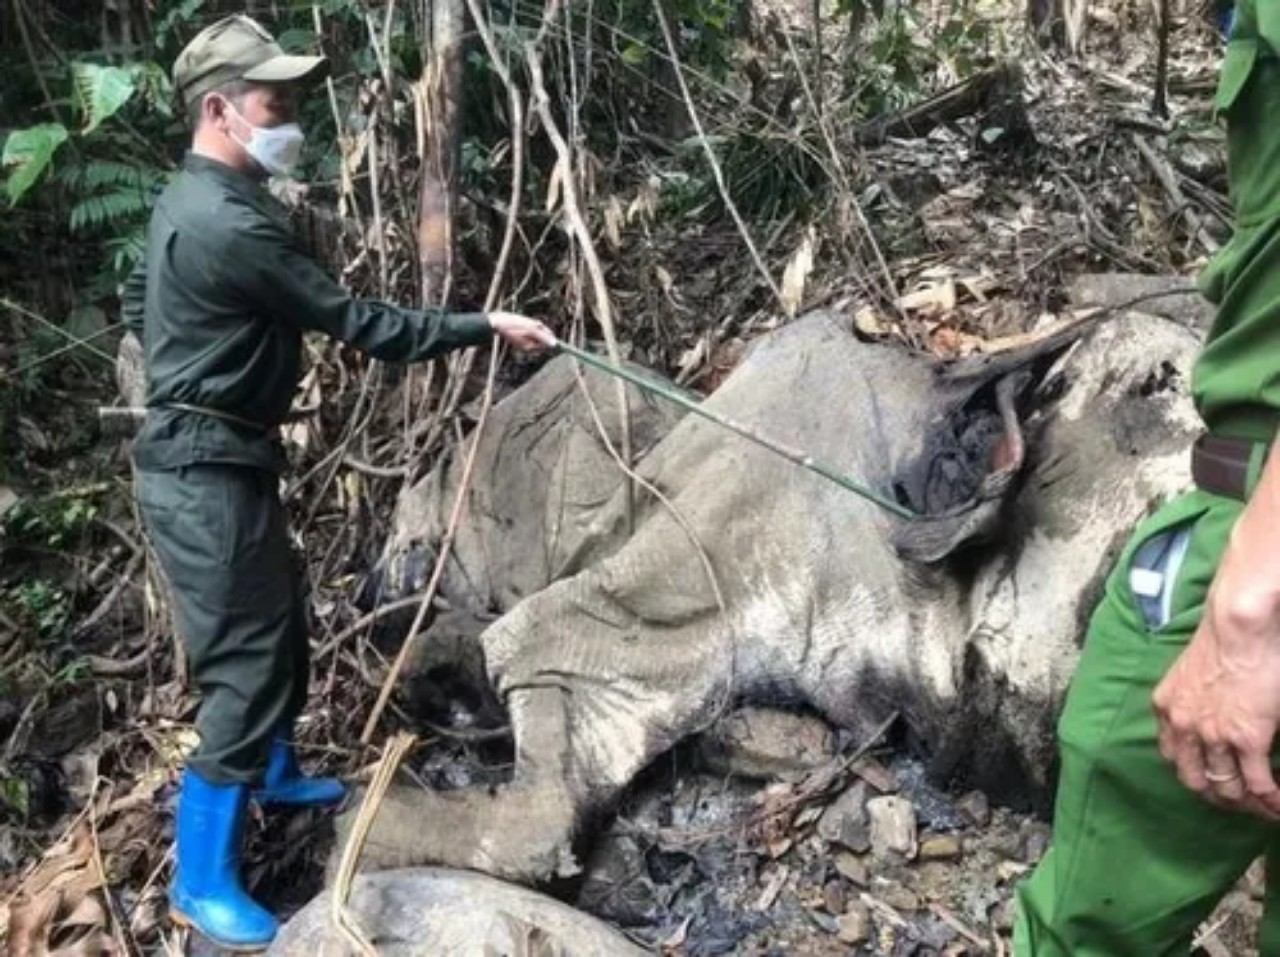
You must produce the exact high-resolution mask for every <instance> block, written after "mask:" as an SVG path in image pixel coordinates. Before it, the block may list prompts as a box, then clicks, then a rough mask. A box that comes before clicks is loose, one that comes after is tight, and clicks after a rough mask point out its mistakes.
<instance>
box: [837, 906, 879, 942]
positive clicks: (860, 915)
mask: <svg viewBox="0 0 1280 957" xmlns="http://www.w3.org/2000/svg"><path fill="white" fill-rule="evenodd" d="M836 923H837V924H838V926H839V932H838V936H839V937H840V940H841V942H842V943H845V944H861V943H864V942H866V941H867V940H868V939H870V937H871V913H870V912H869V911H868V910H867V908H866V907H865V906H864V905H862V904H850V905H849V908H848V910H846V911H845V912H844V913H843V914H841V915H840V918H839V920H837V922H836Z"/></svg>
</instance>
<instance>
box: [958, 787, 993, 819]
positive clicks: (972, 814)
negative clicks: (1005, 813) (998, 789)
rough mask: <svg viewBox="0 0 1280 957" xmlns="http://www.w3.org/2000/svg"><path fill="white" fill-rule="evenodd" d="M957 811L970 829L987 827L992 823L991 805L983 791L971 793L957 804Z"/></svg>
mask: <svg viewBox="0 0 1280 957" xmlns="http://www.w3.org/2000/svg"><path fill="white" fill-rule="evenodd" d="M956 809H957V810H958V811H959V812H960V816H961V817H963V818H964V819H965V821H967V822H968V823H969V826H970V827H986V826H987V825H988V824H989V823H990V822H991V804H990V802H989V801H987V796H986V795H985V794H983V793H982V792H981V791H970V792H969V793H968V794H966V795H965V796H964V797H962V798H961V799H960V800H959V801H957V802H956Z"/></svg>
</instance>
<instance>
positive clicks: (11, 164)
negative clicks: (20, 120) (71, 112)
mask: <svg viewBox="0 0 1280 957" xmlns="http://www.w3.org/2000/svg"><path fill="white" fill-rule="evenodd" d="M66 141H67V129H66V127H64V126H63V125H62V124H60V123H41V124H40V125H39V126H31V127H28V128H27V129H25V130H14V131H13V132H12V133H10V134H9V138H8V139H7V140H5V144H4V155H3V165H4V166H5V168H6V169H9V176H8V178H7V179H6V180H5V191H6V192H7V193H8V194H9V203H10V205H15V204H17V203H18V202H19V201H21V199H22V197H23V196H25V195H26V194H27V193H28V192H29V191H30V189H31V187H32V186H34V185H35V184H36V182H37V181H38V180H39V179H40V177H41V176H42V175H43V174H44V171H45V170H46V169H48V168H49V165H50V164H51V163H52V162H53V155H54V154H55V153H56V152H57V151H58V147H60V146H61V145H62V144H63V143H65V142H66Z"/></svg>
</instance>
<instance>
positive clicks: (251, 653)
mask: <svg viewBox="0 0 1280 957" xmlns="http://www.w3.org/2000/svg"><path fill="white" fill-rule="evenodd" d="M278 482H279V479H278V478H277V476H276V475H274V474H273V473H271V472H267V471H263V470H260V469H254V468H247V467H244V466H238V465H195V466H188V467H185V468H180V469H174V470H171V471H139V472H138V491H137V494H138V503H139V506H140V508H141V511H142V516H143V520H144V522H145V525H146V529H147V535H148V539H149V540H150V542H151V545H152V547H153V548H154V550H155V552H156V555H157V557H158V559H159V562H160V566H161V569H162V570H163V572H164V576H165V579H166V580H167V583H168V587H169V594H170V600H171V604H172V607H173V612H174V618H175V624H176V625H177V628H178V631H179V633H180V634H181V637H182V640H183V643H184V646H185V648H186V651H187V658H188V664H189V668H190V676H191V679H192V680H193V681H194V683H195V685H196V686H197V688H199V690H200V693H201V697H202V700H201V703H200V710H199V713H198V716H197V718H196V729H197V731H198V732H199V735H200V743H199V745H198V746H197V748H196V750H195V751H194V752H193V753H192V754H191V756H190V757H189V758H188V761H187V766H188V767H189V768H190V769H191V770H193V771H195V772H196V773H197V774H199V775H200V776H201V777H202V778H204V779H206V780H207V781H209V782H211V783H214V784H241V783H243V784H254V783H256V782H257V781H258V780H259V779H260V777H261V775H262V772H263V770H264V768H265V766H266V760H267V750H268V748H269V746H270V743H271V739H272V736H273V735H274V734H276V733H277V732H278V731H280V729H281V728H283V727H286V726H287V723H288V722H289V721H291V720H292V719H293V718H295V717H297V715H298V713H299V712H300V711H301V710H302V707H303V705H304V704H305V702H306V695H307V678H308V659H309V648H308V634H307V623H306V616H305V606H304V604H303V596H302V594H301V587H300V580H299V576H298V574H297V573H296V571H295V565H294V563H293V559H292V555H291V553H290V549H289V540H288V533H287V529H286V525H285V514H284V508H283V506H282V505H281V503H280V497H279V493H278Z"/></svg>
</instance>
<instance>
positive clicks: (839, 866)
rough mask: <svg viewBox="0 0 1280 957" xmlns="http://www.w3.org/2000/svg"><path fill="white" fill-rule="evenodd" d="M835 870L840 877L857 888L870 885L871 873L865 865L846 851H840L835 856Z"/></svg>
mask: <svg viewBox="0 0 1280 957" xmlns="http://www.w3.org/2000/svg"><path fill="white" fill-rule="evenodd" d="M836 870H837V871H839V872H840V876H841V877H843V878H844V879H845V880H847V881H848V882H849V883H851V884H855V885H857V886H858V887H866V886H867V885H868V884H870V883H871V872H870V871H869V870H868V869H867V865H866V864H865V863H863V861H862V859H861V858H859V857H855V856H854V855H853V854H850V853H849V852H848V851H841V852H840V853H839V854H837V855H836Z"/></svg>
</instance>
